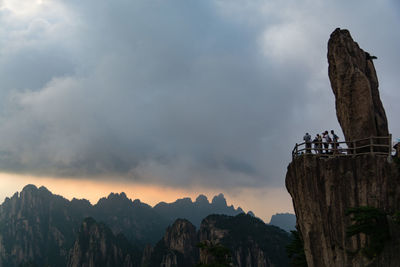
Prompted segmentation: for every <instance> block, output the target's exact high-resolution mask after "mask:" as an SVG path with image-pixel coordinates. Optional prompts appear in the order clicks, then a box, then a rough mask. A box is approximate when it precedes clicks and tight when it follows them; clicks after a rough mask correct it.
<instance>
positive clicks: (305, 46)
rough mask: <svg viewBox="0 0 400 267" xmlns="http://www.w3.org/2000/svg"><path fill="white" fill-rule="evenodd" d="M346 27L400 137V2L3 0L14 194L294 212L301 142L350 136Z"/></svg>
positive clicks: (8, 178) (3, 176)
mask: <svg viewBox="0 0 400 267" xmlns="http://www.w3.org/2000/svg"><path fill="white" fill-rule="evenodd" d="M337 27H340V28H345V29H348V30H350V32H351V34H352V36H353V38H354V39H355V41H357V42H358V43H359V45H360V46H361V48H363V49H364V50H365V51H368V52H370V53H371V54H372V55H375V56H377V57H378V59H377V60H375V61H374V63H375V67H376V70H377V74H378V79H379V82H380V94H381V99H382V101H383V105H384V108H385V109H386V114H387V117H388V120H389V130H390V132H391V133H392V134H393V137H395V138H397V137H400V122H399V120H398V119H397V118H396V115H397V114H400V105H398V103H400V93H399V91H398V86H397V85H398V84H400V77H399V75H398V69H399V65H400V64H399V62H400V53H399V52H398V48H399V47H400V32H399V31H398V30H396V29H398V28H399V27H400V4H399V2H398V1H396V0H392V1H389V0H381V1H375V0H354V1H343V0H340V1H323V0H296V1H295V0H288V1H279V0H253V1H239V0H202V1H195V0H174V1H171V0H163V1H161V0H113V1H108V0H96V1H95V0H86V1H78V0H0V181H1V187H0V202H1V201H2V200H3V199H4V197H6V196H10V195H12V194H13V193H14V192H16V191H20V190H21V189H22V187H23V185H24V184H27V183H33V184H36V185H38V186H40V185H44V186H46V187H48V188H49V189H50V190H52V191H53V192H55V193H58V194H61V195H64V196H66V197H69V198H72V197H74V196H75V197H79V198H82V197H86V198H89V199H90V200H91V201H92V202H96V199H98V198H99V197H101V196H105V195H108V193H109V192H121V191H127V192H126V193H127V195H128V196H131V197H132V198H140V199H141V200H142V201H144V202H146V201H147V202H148V203H150V204H156V203H157V202H158V201H173V200H174V199H176V198H181V197H185V196H190V197H193V198H195V197H196V195H198V194H206V195H207V196H209V197H212V196H213V194H217V193H219V192H222V193H224V194H225V196H226V197H227V199H228V202H229V203H233V204H234V205H235V206H241V207H242V208H244V209H245V210H253V211H254V212H255V213H256V215H257V216H259V217H261V218H263V219H266V218H268V217H270V216H271V215H272V214H274V213H277V212H285V211H288V212H292V211H293V210H292V206H291V199H290V196H289V195H288V193H287V192H286V189H285V174H286V168H287V165H288V164H289V162H290V160H291V151H292V149H293V147H294V144H295V143H296V142H300V141H301V139H302V136H303V135H304V133H305V132H309V133H311V134H312V135H315V134H316V133H321V132H322V131H323V130H330V129H334V130H336V132H338V133H339V135H341V136H343V135H342V133H341V131H340V127H339V124H338V122H337V119H336V114H335V109H334V96H333V93H332V90H331V88H330V83H329V79H328V74H327V73H328V70H327V68H328V65H327V59H326V54H327V41H328V39H329V35H330V33H331V32H332V31H333V30H334V29H335V28H337ZM396 104H397V105H396ZM266 220H267V221H268V219H266Z"/></svg>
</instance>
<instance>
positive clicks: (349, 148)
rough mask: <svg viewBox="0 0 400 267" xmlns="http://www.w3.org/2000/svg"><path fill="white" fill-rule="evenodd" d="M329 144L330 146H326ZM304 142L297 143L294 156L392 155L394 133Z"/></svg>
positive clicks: (293, 152)
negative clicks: (334, 140) (360, 137)
mask: <svg viewBox="0 0 400 267" xmlns="http://www.w3.org/2000/svg"><path fill="white" fill-rule="evenodd" d="M327 144H328V146H326V145H327ZM308 145H309V146H308V147H307V143H306V142H303V143H300V144H296V145H295V147H294V148H293V151H292V158H296V157H299V156H302V155H304V154H307V155H313V156H317V157H349V156H358V155H367V154H373V155H382V156H389V155H392V135H391V134H390V135H389V136H371V137H369V138H364V139H358V140H353V141H343V142H330V143H326V142H310V143H308Z"/></svg>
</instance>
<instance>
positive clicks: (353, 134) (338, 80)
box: [328, 28, 389, 141]
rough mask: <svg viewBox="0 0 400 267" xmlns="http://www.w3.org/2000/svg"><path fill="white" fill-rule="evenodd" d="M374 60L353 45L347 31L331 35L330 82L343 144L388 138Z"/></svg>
mask: <svg viewBox="0 0 400 267" xmlns="http://www.w3.org/2000/svg"><path fill="white" fill-rule="evenodd" d="M373 59H374V57H373V56H371V55H370V54H369V53H367V52H365V51H364V50H362V49H361V48H360V47H359V46H358V44H357V43H356V42H354V41H353V39H352V37H351V35H350V32H349V31H348V30H341V29H339V28H338V29H336V30H335V31H334V32H333V33H332V34H331V37H330V39H329V42H328V63H329V80H330V82H331V86H332V90H333V93H334V94H335V97H336V114H337V117H338V120H339V123H340V125H341V127H342V130H343V133H344V136H345V138H346V141H349V140H355V139H361V138H368V137H370V136H388V135H389V130H388V123H387V119H386V113H385V110H384V108H383V105H382V102H381V100H380V97H379V90H378V86H379V83H378V78H377V75H376V71H375V67H374V63H373Z"/></svg>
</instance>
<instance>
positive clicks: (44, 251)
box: [0, 185, 86, 267]
mask: <svg viewBox="0 0 400 267" xmlns="http://www.w3.org/2000/svg"><path fill="white" fill-rule="evenodd" d="M68 204H69V201H68V200H66V199H64V198H62V197H60V196H54V195H52V194H51V193H50V192H49V191H48V190H47V189H46V188H44V187H41V188H39V189H38V188H36V187H35V186H32V185H29V186H26V187H25V188H24V190H23V191H22V192H21V194H18V193H16V194H15V195H14V196H13V197H11V198H7V199H6V200H5V202H4V203H3V204H2V205H1V206H0V267H3V266H4V267H6V266H18V265H19V264H20V263H24V262H30V261H31V262H35V264H37V265H40V266H44V265H50V266H62V265H63V264H65V259H66V257H67V255H68V250H69V248H70V247H71V245H72V243H73V241H74V232H75V231H76V230H77V228H76V225H79V221H80V220H81V218H80V217H79V216H77V217H74V216H70V214H71V211H70V209H69V205H68ZM80 204H81V207H82V212H83V213H84V210H85V207H86V205H85V204H86V202H82V203H80Z"/></svg>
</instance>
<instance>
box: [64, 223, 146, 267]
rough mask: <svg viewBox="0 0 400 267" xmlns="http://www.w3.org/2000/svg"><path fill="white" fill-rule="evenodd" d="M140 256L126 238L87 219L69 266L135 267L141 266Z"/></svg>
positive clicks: (72, 250)
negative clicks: (115, 234)
mask: <svg viewBox="0 0 400 267" xmlns="http://www.w3.org/2000/svg"><path fill="white" fill-rule="evenodd" d="M140 254H141V253H140V251H135V249H134V247H133V246H132V245H131V244H130V243H129V241H128V240H127V239H125V237H124V236H122V235H118V236H114V234H113V233H112V231H111V229H109V228H108V227H107V226H106V225H104V224H102V223H97V222H96V221H95V220H94V219H92V218H87V219H85V220H84V221H83V223H82V226H81V228H80V231H79V234H78V237H77V239H76V241H75V243H74V246H73V247H72V249H71V251H70V255H69V260H68V264H67V266H68V267H95V266H96V267H97V266H98V267H102V266H104V267H113V266H121V267H134V266H139V263H140V257H141V256H140Z"/></svg>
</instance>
